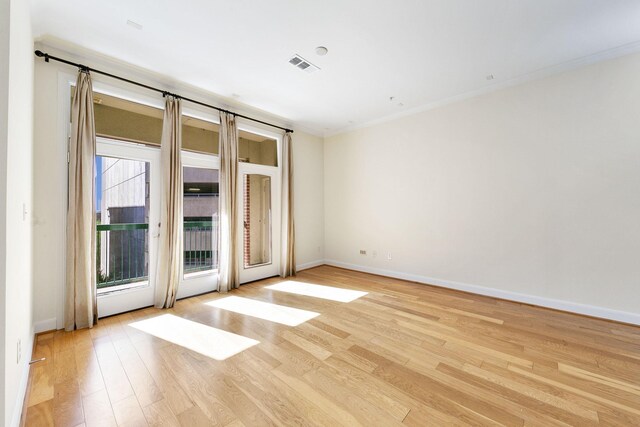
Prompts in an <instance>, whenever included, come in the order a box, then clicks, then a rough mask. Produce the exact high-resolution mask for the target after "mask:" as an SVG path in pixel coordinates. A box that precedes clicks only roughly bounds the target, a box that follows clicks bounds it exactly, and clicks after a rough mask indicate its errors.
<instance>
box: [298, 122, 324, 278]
mask: <svg viewBox="0 0 640 427" xmlns="http://www.w3.org/2000/svg"><path fill="white" fill-rule="evenodd" d="M323 146H324V140H323V139H322V138H320V137H317V136H313V135H310V134H308V133H304V132H299V131H297V132H295V133H294V134H293V136H292V150H293V166H294V170H293V180H294V184H293V186H294V188H293V191H294V202H293V204H294V206H293V209H294V218H295V224H296V245H295V246H296V263H297V265H298V266H299V267H307V266H311V265H317V264H321V263H322V262H323V259H324V207H325V196H324V194H325V193H324V149H323Z"/></svg>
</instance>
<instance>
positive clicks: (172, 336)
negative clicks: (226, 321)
mask: <svg viewBox="0 0 640 427" xmlns="http://www.w3.org/2000/svg"><path fill="white" fill-rule="evenodd" d="M129 326H131V327H133V328H136V329H138V330H140V331H142V332H146V333H147V334H150V335H153V336H154V337H158V338H160V339H163V340H165V341H169V342H170V343H173V344H176V345H179V346H181V347H184V348H188V349H189V350H193V351H195V352H197V353H200V354H202V355H203V356H207V357H210V358H212V359H215V360H225V359H227V358H229V357H231V356H233V355H235V354H238V353H240V352H242V351H244V350H246V349H248V348H249V347H253V346H254V345H256V344H259V343H260V341H256V340H253V339H251V338H247V337H243V336H242V335H236V334H233V333H231V332H227V331H223V330H221V329H217V328H213V327H211V326H207V325H203V324H202V323H198V322H194V321H191V320H187V319H183V318H182V317H178V316H174V315H172V314H163V315H161V316H157V317H152V318H151V319H146V320H140V321H138V322H133V323H129Z"/></svg>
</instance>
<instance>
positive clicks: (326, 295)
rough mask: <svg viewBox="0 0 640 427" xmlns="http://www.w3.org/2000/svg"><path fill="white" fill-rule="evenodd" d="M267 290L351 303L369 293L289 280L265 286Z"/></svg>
mask: <svg viewBox="0 0 640 427" xmlns="http://www.w3.org/2000/svg"><path fill="white" fill-rule="evenodd" d="M265 289H271V290H272V291H280V292H289V293H292V294H298V295H305V296H309V297H316V298H322V299H328V300H331V301H339V302H351V301H355V300H357V299H358V298H360V297H363V296H365V295H367V292H363V291H354V290H352V289H343V288H334V287H333V286H325V285H314V284H311V283H304V282H296V281H295V280H289V281H286V282H282V283H276V284H275V285H270V286H265Z"/></svg>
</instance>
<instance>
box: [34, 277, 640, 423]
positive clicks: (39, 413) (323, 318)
mask: <svg viewBox="0 0 640 427" xmlns="http://www.w3.org/2000/svg"><path fill="white" fill-rule="evenodd" d="M295 280H298V281H301V282H308V283H314V284H319V285H327V286H333V287H340V288H348V289H355V290H361V291H366V292H368V294H367V295H365V296H362V297H360V298H358V299H357V300H355V301H352V302H338V301H333V300H327V299H320V298H316V297H310V296H302V295H297V294H292V293H287V292H279V291H273V290H268V289H265V286H267V285H271V284H274V283H278V282H280V279H269V280H265V281H261V282H256V283H253V284H250V285H246V286H242V287H241V288H240V289H239V290H237V291H234V292H232V293H229V294H226V295H225V294H222V295H220V294H217V293H213V294H207V295H203V296H199V297H195V298H190V299H186V300H182V301H179V302H178V303H177V304H176V307H175V308H174V309H172V310H168V311H167V310H165V311H160V310H156V309H144V310H140V311H136V312H131V313H127V314H123V315H119V316H115V317H111V318H107V319H103V320H101V321H100V324H99V325H98V326H97V327H95V328H93V329H91V330H81V331H75V332H69V333H65V332H61V331H58V332H55V333H48V334H44V335H40V336H39V337H38V339H37V347H36V349H35V354H34V358H38V357H46V358H47V360H46V361H45V362H42V363H38V364H35V365H33V366H32V368H31V377H30V378H31V385H30V390H29V393H28V396H27V402H26V405H27V411H26V414H24V415H23V420H24V421H25V422H26V425H28V426H48V425H59V426H77V425H86V426H87V427H90V426H97V425H100V426H115V425H120V426H138V425H140V426H144V425H170V426H173V425H175V426H189V427H192V426H208V425H229V426H241V425H244V426H261V425H294V424H295V425H326V426H337V425H368V426H372V425H384V426H394V425H408V426H427V425H434V426H443V425H508V426H534V425H538V426H564V425H576V426H590V425H629V426H631V425H635V426H638V425H640V328H638V327H634V326H630V325H623V324H618V323H614V322H609V321H604V320H598V319H592V318H587V317H582V316H578V315H572V314H567V313H561V312H557V311H552V310H546V309H542V308H536V307H531V306H527V305H522V304H518V303H512V302H507V301H501V300H496V299H493V298H487V297H481V296H476V295H471V294H466V293H461V292H456V291H450V290H446V289H440V288H436V287H430V286H425V285H420V284H415V283H409V282H404V281H400V280H395V279H389V278H384V277H379V276H373V275H368V274H364V273H357V272H352V271H347V270H342V269H338V268H333V267H327V266H322V267H318V268H314V269H311V270H307V271H304V272H302V273H300V274H299V276H298V277H297V278H296V279H295ZM229 296H238V297H244V298H250V299H253V300H258V301H265V302H270V303H274V304H280V305H285V306H289V307H295V308H298V309H303V310H308V311H313V312H317V313H319V316H317V317H315V318H313V319H311V320H308V321H306V322H304V323H302V324H300V325H299V326H296V327H293V326H286V325H283V324H279V323H275V322H272V321H269V320H263V319H259V318H256V317H251V316H248V315H243V314H237V313H235V312H231V311H228V310H224V309H221V308H214V307H211V306H209V305H206V304H205V303H206V302H208V301H211V300H218V299H220V298H225V297H229ZM167 313H170V314H173V315H175V316H179V317H182V318H185V319H188V320H191V321H195V322H199V323H200V324H204V325H208V326H211V327H214V328H218V329H222V330H224V331H228V332H232V333H234V334H238V335H241V336H244V337H248V338H252V339H254V340H257V341H259V342H260V343H259V344H257V345H254V346H252V347H250V348H248V349H246V350H244V351H242V352H240V353H238V354H237V355H235V356H232V357H229V358H227V359H226V360H215V359H212V358H209V357H206V356H204V355H202V354H199V353H196V352H194V351H191V350H188V349H186V348H184V347H181V346H179V345H176V344H173V343H171V342H168V341H165V340H162V339H159V338H156V337H154V336H151V335H149V334H147V333H143V332H141V331H139V330H138V329H135V328H133V327H132V326H129V324H130V323H132V322H135V321H140V320H144V319H151V318H153V317H155V316H159V315H163V314H167ZM260 315H263V316H264V317H268V315H269V312H268V311H265V312H261V313H260Z"/></svg>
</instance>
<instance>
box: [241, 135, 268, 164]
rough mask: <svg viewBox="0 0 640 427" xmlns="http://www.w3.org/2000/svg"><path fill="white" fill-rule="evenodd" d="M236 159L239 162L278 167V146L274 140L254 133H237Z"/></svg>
mask: <svg viewBox="0 0 640 427" xmlns="http://www.w3.org/2000/svg"><path fill="white" fill-rule="evenodd" d="M238 138H239V139H238V145H239V147H238V148H239V151H238V157H239V160H240V161H241V162H246V163H255V164H258V165H266V166H278V144H277V141H276V140H275V139H272V138H267V137H264V136H261V135H256V134H254V133H250V132H245V131H242V130H241V131H240V132H238Z"/></svg>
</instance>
